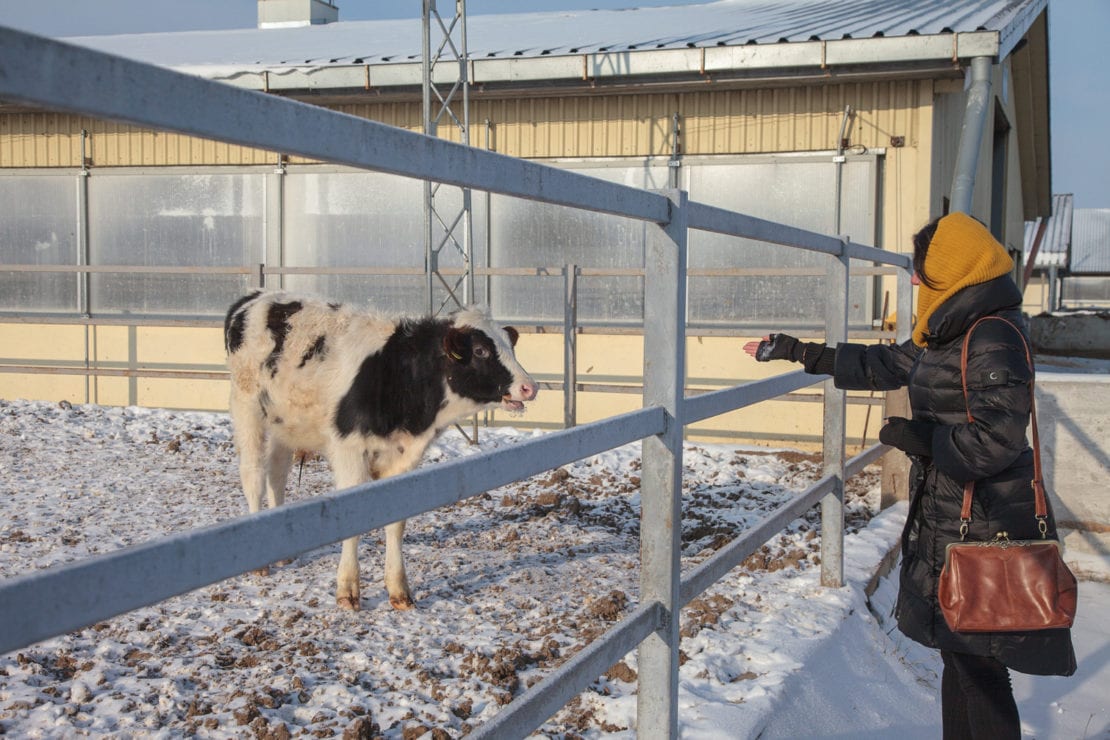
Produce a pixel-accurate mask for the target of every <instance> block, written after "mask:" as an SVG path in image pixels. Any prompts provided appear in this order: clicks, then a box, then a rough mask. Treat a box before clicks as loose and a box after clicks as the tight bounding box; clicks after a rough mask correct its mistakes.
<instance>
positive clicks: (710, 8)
mask: <svg viewBox="0 0 1110 740" xmlns="http://www.w3.org/2000/svg"><path fill="white" fill-rule="evenodd" d="M1045 3H1046V0H934V1H933V2H929V3H922V2H920V1H919V0H886V1H885V2H882V3H875V2H873V0H845V1H843V2H837V3H829V2H827V0H777V1H774V0H716V2H707V3H703V4H697V5H682V6H669V7H655V8H631V9H627V10H573V11H547V12H533V13H513V14H496V15H472V16H469V17H468V18H467V47H468V56H469V58H470V59H472V60H480V59H538V58H541V57H548V56H565V55H581V54H605V53H617V52H620V53H624V52H639V51H652V50H667V49H671V50H673V49H691V48H695V49H697V48H713V47H721V46H725V47H734V46H749V45H756V46H759V45H775V44H782V43H796V42H807V41H834V40H845V39H873V38H891V37H912V36H933V35H941V34H952V33H970V32H978V31H989V32H997V33H998V34H999V36H1000V37H1001V39H1002V40H1001V42H1000V43H1001V46H1002V51H1003V53H1005V52H1006V51H1008V49H1007V47H1006V45H1007V43H1008V42H1007V41H1006V39H1007V38H1009V37H1013V39H1012V43H1016V42H1017V39H1018V38H1020V36H1021V35H1022V34H1023V33H1024V30H1025V28H1026V27H1027V24H1028V23H1029V22H1031V20H1032V18H1035V17H1036V15H1037V14H1038V13H1039V12H1040V11H1041V10H1042V9H1043V8H1044V6H1045ZM66 40H67V41H69V42H72V43H77V44H80V45H83V46H87V47H91V48H94V49H98V50H101V51H105V52H108V53H111V54H117V55H120V56H125V57H129V58H132V59H137V60H139V61H144V62H148V63H151V64H156V65H159V66H165V67H171V68H175V69H179V70H182V71H188V72H192V73H196V74H202V75H205V76H225V75H227V74H229V73H230V72H231V71H233V70H239V71H244V70H250V69H254V70H257V69H259V68H266V69H276V68H282V67H300V68H303V67H306V66H307V67H311V68H322V67H329V66H343V65H387V64H398V63H404V62H409V63H412V62H419V61H420V60H421V55H422V43H423V41H422V40H423V34H422V21H421V19H419V18H414V19H403V20H379V21H340V22H337V23H329V24H323V25H315V26H302V27H297V28H267V29H257V28H251V29H236V30H221V31H188V32H178V33H148V34H128V35H119V36H84V37H73V38H69V39H66ZM949 48H951V44H949Z"/></svg>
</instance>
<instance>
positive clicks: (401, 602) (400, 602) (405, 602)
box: [389, 594, 416, 612]
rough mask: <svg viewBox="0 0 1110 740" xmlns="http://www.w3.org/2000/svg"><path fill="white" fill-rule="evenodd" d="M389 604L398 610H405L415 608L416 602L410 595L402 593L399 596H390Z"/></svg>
mask: <svg viewBox="0 0 1110 740" xmlns="http://www.w3.org/2000/svg"><path fill="white" fill-rule="evenodd" d="M389 605H390V606H392V607H393V608H394V609H397V610H398V611H402V612H407V611H408V610H409V609H415V608H416V604H415V602H413V600H412V596H410V595H408V594H402V595H401V596H390V597H389Z"/></svg>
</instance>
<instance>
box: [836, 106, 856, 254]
mask: <svg viewBox="0 0 1110 740" xmlns="http://www.w3.org/2000/svg"><path fill="white" fill-rule="evenodd" d="M851 116H852V106H850V105H846V106H844V117H843V118H841V119H840V137H839V138H837V140H836V156H835V157H833V162H834V163H835V164H836V188H835V193H834V198H835V201H834V203H833V207H834V208H835V211H834V212H833V231H832V233H833V236H840V196H841V190H842V188H843V180H844V162H845V157H844V134H845V132H846V131H847V130H848V120H849V119H850V118H851Z"/></svg>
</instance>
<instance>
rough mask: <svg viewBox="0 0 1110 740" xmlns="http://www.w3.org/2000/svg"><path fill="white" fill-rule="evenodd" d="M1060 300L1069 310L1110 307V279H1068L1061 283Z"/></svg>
mask: <svg viewBox="0 0 1110 740" xmlns="http://www.w3.org/2000/svg"><path fill="white" fill-rule="evenodd" d="M1060 285H1061V289H1060V299H1061V303H1062V305H1063V306H1065V307H1067V308H1098V309H1105V308H1106V307H1107V306H1110V278H1107V277H1087V276H1084V277H1066V278H1064V279H1063V280H1062V281H1060Z"/></svg>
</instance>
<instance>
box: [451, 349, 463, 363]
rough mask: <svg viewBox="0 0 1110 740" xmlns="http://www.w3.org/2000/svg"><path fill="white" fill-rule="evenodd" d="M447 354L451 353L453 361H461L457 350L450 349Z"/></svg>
mask: <svg viewBox="0 0 1110 740" xmlns="http://www.w3.org/2000/svg"><path fill="white" fill-rule="evenodd" d="M449 354H450V355H451V357H452V359H454V360H455V361H457V362H462V355H460V354H459V353H458V352H455V351H454V350H452V351H451V352H450V353H449Z"/></svg>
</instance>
